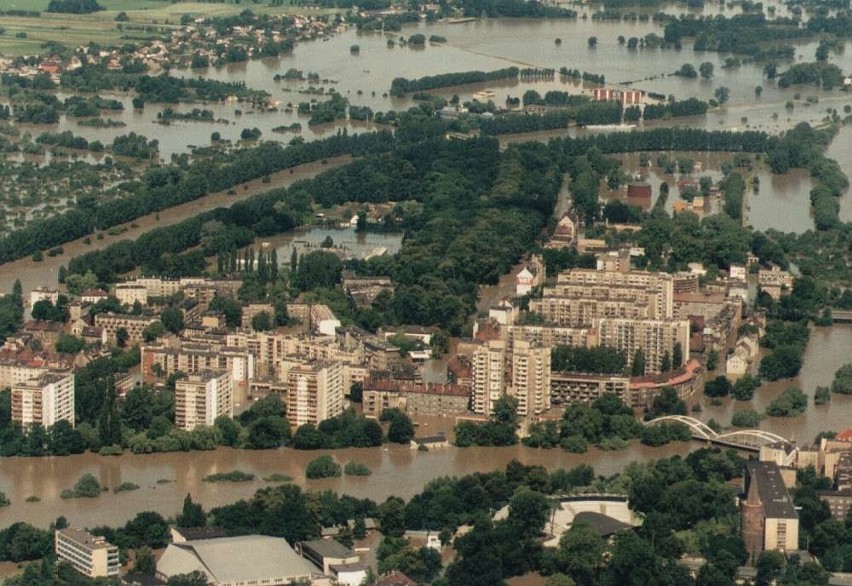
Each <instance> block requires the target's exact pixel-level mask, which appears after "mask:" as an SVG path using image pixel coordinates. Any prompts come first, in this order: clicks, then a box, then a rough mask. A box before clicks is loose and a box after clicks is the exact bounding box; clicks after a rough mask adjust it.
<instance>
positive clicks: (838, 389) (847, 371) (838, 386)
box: [831, 363, 852, 395]
mask: <svg viewBox="0 0 852 586" xmlns="http://www.w3.org/2000/svg"><path fill="white" fill-rule="evenodd" d="M831 392H832V393H840V394H841V395H852V363H850V364H844V365H843V366H841V367H840V368H838V369H837V372H835V373H834V380H833V381H832V383H831Z"/></svg>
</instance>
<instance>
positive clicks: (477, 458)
mask: <svg viewBox="0 0 852 586" xmlns="http://www.w3.org/2000/svg"><path fill="white" fill-rule="evenodd" d="M850 347H852V326H849V325H835V326H833V327H830V328H815V329H814V330H813V331H812V333H811V340H810V343H809V345H808V349H807V352H806V353H805V357H804V367H803V368H802V372H801V375H800V377H799V378H798V379H794V380H793V381H779V382H777V383H771V384H765V385H764V386H762V387H761V388H759V389H758V390H757V392H756V393H755V399H754V401H753V402H747V403H736V402H734V401H733V399H730V398H729V399H725V400H724V401H723V402H722V405H721V406H717V407H714V406H711V405H710V403H709V400H708V399H707V398H706V397H700V396H694V397H692V402H700V403H701V404H702V413H701V414H699V415H698V416H699V417H700V418H701V419H703V420H705V421H707V420H709V419H710V418H711V417H712V418H715V419H716V420H717V421H719V422H720V423H722V424H723V425H727V424H729V423H730V418H731V415H732V414H733V412H734V411H735V410H738V409H743V408H746V407H750V406H751V407H754V408H756V409H757V410H759V411H762V410H763V409H765V407H766V405H768V404H769V403H770V402H771V401H772V399H773V398H774V397H775V396H777V395H778V393H780V392H781V391H782V390H783V389H784V388H785V387H786V386H788V385H790V384H798V385H800V386H801V388H802V389H803V390H804V392H805V393H806V394H807V395H809V396H810V397H811V398H812V397H813V391H814V389H815V388H816V386H817V385H829V384H830V383H831V379H832V377H833V374H834V371H835V370H836V369H837V368H839V367H840V366H841V365H843V364H844V363H845V362H846V361H848V359H849V348H850ZM810 403H811V404H810V407H809V409H808V411H807V412H806V413H805V414H804V415H801V416H799V417H796V418H792V419H772V418H769V419H766V420H764V422H762V423H761V428H762V429H766V430H768V431H773V432H775V433H778V434H780V435H782V436H785V437H787V438H789V439H791V440H794V441H797V442H798V443H801V444H805V443H808V442H811V441H813V438H814V437H815V436H816V434H817V433H818V432H819V431H824V430H827V429H830V430H834V431H841V430H842V429H845V428H846V427H848V426H850V423H852V420H850V418H849V413H850V408H852V397H847V396H843V395H835V396H834V397H833V398H832V401H831V403H829V404H828V405H822V406H814V405H813V401H812V400H811V402H810ZM693 415H695V414H693ZM421 423H422V425H421V427H420V430H419V431H418V433H419V434H432V433H435V432H437V431H439V430H443V431H450V430H451V428H452V425H453V421H451V420H448V419H429V420H425V421H422V422H421ZM699 446H700V444H698V443H695V442H693V443H689V444H687V443H679V444H669V445H667V446H664V447H661V448H649V447H647V446H643V445H640V444H639V443H637V442H634V443H633V444H631V446H630V447H629V448H628V449H626V450H621V451H600V450H596V449H591V450H590V451H589V452H588V453H586V454H570V453H567V452H564V451H562V450H561V449H553V450H541V449H535V448H527V447H525V446H521V445H518V446H513V447H507V448H456V447H448V448H441V449H434V450H431V451H429V452H419V451H417V450H412V449H409V448H408V447H407V446H399V445H395V444H390V445H387V446H385V447H379V448H348V449H344V450H328V451H318V452H313V451H297V450H292V449H289V448H281V449H278V450H271V451H250V450H233V449H230V448H219V449H217V450H214V451H210V452H189V453H187V452H176V453H168V454H147V455H133V454H124V455H122V456H99V455H96V454H83V455H77V456H67V457H49V458H20V457H15V458H3V459H0V490H2V491H3V492H5V493H6V495H7V497H8V498H9V499H10V500H11V501H12V506H10V507H3V508H0V526H6V525H8V524H10V523H13V522H16V521H27V522H29V523H32V524H34V525H37V526H47V525H48V524H49V523H50V522H51V521H53V520H54V519H55V517H56V516H57V515H59V514H63V515H65V516H66V517H68V519H69V521H71V523H72V524H75V523H77V524H83V525H88V526H93V525H98V524H108V525H117V524H119V523H123V522H124V521H126V520H127V519H130V518H131V517H133V516H134V515H135V514H136V513H138V512H140V511H145V510H153V511H157V512H159V513H161V514H163V515H171V514H174V513H175V512H176V511H177V510H178V509H179V508H180V506H181V503H182V502H183V498H184V496H185V495H186V493H188V492H189V493H191V494H192V495H193V498H194V499H196V500H197V501H199V502H201V503H202V504H203V505H204V506H205V507H207V508H209V507H214V506H218V505H223V504H227V503H231V502H234V501H236V500H238V499H240V498H247V497H249V496H251V495H252V494H253V493H254V491H255V490H257V489H258V488H260V487H262V486H266V485H267V483H266V482H264V481H263V480H262V479H263V478H264V477H268V476H270V475H272V474H276V473H277V474H285V475H287V476H290V477H292V478H293V482H295V483H296V484H299V485H300V486H303V487H306V488H308V489H310V490H322V489H332V490H335V491H337V492H340V493H346V494H351V495H353V496H356V497H359V498H371V499H374V500H377V501H383V500H384V499H386V498H387V497H389V496H392V495H397V496H400V497H403V498H405V499H408V498H410V497H411V496H413V495H414V494H417V493H418V492H420V491H421V490H422V488H423V486H424V485H425V484H426V483H427V482H429V481H430V480H432V479H434V478H437V477H441V476H463V475H465V474H471V473H473V472H479V471H489V470H494V469H499V468H504V467H505V466H506V464H507V463H508V462H509V461H511V460H512V459H514V458H517V459H518V460H520V461H521V462H522V463H524V464H528V465H532V464H538V465H542V466H545V467H546V468H548V469H550V470H554V469H557V468H571V467H574V466H577V465H578V464H582V463H586V464H589V465H591V466H593V467H594V468H595V472H596V473H597V474H602V475H611V474H615V473H617V472H620V471H621V470H623V469H624V468H625V467H626V466H627V465H628V464H630V463H631V462H647V461H649V460H655V459H659V458H666V457H669V456H673V455H685V454H687V453H688V452H689V451H690V450H691V449H695V448H697V447H699ZM325 453H328V454H331V455H332V456H333V457H335V458H336V459H337V460H338V461H339V462H341V463H344V464H345V463H346V462H348V461H350V460H354V461H357V462H362V463H364V464H366V465H367V466H368V467H369V468H370V469H371V470H372V474H371V475H370V476H366V477H351V476H350V477H346V476H344V477H342V478H335V479H326V480H305V474H304V470H305V466H306V465H307V463H308V462H309V461H310V460H312V459H313V458H316V457H317V456H318V455H321V454H325ZM233 470H242V471H244V472H248V473H252V474H254V475H255V477H256V478H255V480H254V481H251V482H245V483H228V482H225V483H210V482H204V481H203V478H204V477H205V476H208V475H210V474H214V473H217V472H230V471H233ZM87 472H88V473H92V474H94V475H95V476H96V477H97V478H98V479H99V480H100V482H101V484H103V485H105V486H107V487H109V488H110V489H112V488H114V487H116V486H118V485H119V484H121V483H123V482H132V483H135V484H138V485H139V486H140V488H139V489H138V490H134V491H130V492H121V493H118V494H114V493H112V492H104V493H103V494H102V495H101V496H100V497H99V498H97V499H70V500H62V499H60V496H59V495H60V493H61V492H62V490H63V489H66V488H70V487H71V486H73V484H74V483H75V482H76V481H77V479H79V477H80V476H81V475H83V474H84V473H87ZM158 481H169V482H163V483H158ZM30 496H36V497H38V498H39V499H40V502H32V503H28V502H25V501H26V499H27V497H30Z"/></svg>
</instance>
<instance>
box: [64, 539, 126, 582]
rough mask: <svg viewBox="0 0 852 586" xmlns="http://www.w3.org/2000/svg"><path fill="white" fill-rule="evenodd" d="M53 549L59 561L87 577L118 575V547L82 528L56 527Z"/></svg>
mask: <svg viewBox="0 0 852 586" xmlns="http://www.w3.org/2000/svg"><path fill="white" fill-rule="evenodd" d="M53 536H54V551H55V553H56V558H57V559H58V560H59V561H63V562H68V563H69V564H71V566H72V567H73V568H74V569H75V570H77V571H78V572H80V573H81V574H83V575H84V576H87V577H89V578H106V577H110V576H118V572H119V568H120V566H121V564H120V562H119V560H118V547H117V546H115V545H112V544H111V543H108V542H107V541H106V539H105V538H103V537H99V536H95V535H92V534H91V533H89V532H88V531H84V530H82V529H72V528H65V529H56V530H55V531H54V534H53Z"/></svg>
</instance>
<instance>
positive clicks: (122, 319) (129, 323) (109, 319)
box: [95, 313, 160, 345]
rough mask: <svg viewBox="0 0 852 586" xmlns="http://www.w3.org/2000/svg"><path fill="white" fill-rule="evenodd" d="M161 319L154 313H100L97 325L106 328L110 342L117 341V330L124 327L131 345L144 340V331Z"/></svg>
mask: <svg viewBox="0 0 852 586" xmlns="http://www.w3.org/2000/svg"><path fill="white" fill-rule="evenodd" d="M157 321H160V319H159V318H158V317H156V316H153V315H126V314H115V313H99V314H97V315H96V316H95V325H96V326H98V327H101V328H103V329H104V330H106V333H107V338H108V339H109V341H110V343H112V344H115V343H116V336H115V334H116V332H117V331H118V330H120V329H123V330H125V331H126V332H127V343H128V344H130V345H133V344H138V343H140V342H142V340H143V335H142V332H144V331H145V328H147V327H148V326H149V325H151V324H152V323H154V322H157Z"/></svg>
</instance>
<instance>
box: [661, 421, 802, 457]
mask: <svg viewBox="0 0 852 586" xmlns="http://www.w3.org/2000/svg"><path fill="white" fill-rule="evenodd" d="M666 422H677V423H682V424H684V425H686V426H687V427H689V430H690V431H691V432H692V437H694V438H695V439H699V440H704V441H708V442H711V443H714V444H721V445H726V446H740V447H743V448H747V449H752V450H754V449H759V448H760V446H763V445H766V444H772V443H775V442H786V441H787V439H786V438H783V437H781V436H780V435H778V434H775V433H772V432H769V431H764V430H762V429H737V430H734V431H729V432H727V433H721V434H720V433H717V432H716V431H714V430H713V429H711V428H710V427H708V426H707V424H706V423H704V422H702V421H698V420H697V419H695V418H693V417H687V416H686V415H665V416H663V417H657V418H656V419H652V420H650V421H646V422H645V425H656V424H658V423H666Z"/></svg>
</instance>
